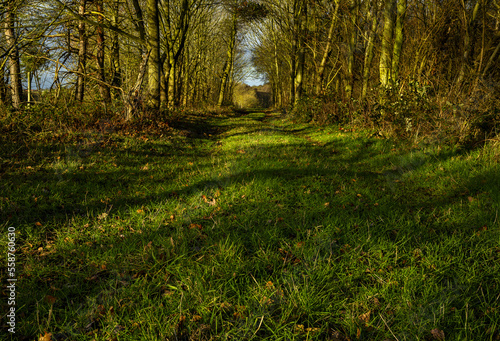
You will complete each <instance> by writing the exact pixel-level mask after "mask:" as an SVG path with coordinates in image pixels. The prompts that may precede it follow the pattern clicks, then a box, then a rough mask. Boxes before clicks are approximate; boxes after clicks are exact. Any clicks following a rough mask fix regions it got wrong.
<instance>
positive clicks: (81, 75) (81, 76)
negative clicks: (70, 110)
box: [75, 0, 87, 102]
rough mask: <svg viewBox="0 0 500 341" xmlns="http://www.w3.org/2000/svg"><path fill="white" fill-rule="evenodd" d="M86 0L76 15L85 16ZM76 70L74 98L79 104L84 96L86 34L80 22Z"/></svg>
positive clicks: (82, 1) (83, 24) (83, 0)
mask: <svg viewBox="0 0 500 341" xmlns="http://www.w3.org/2000/svg"><path fill="white" fill-rule="evenodd" d="M86 7H87V0H80V7H79V8H78V14H79V15H81V16H85V11H86ZM78 39H79V45H78V70H77V75H76V77H77V78H76V89H75V98H76V100H77V101H79V102H83V98H84V94H85V67H86V63H87V32H86V30H85V22H84V21H82V20H80V22H79V24H78Z"/></svg>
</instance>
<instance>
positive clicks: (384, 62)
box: [379, 0, 394, 91]
mask: <svg viewBox="0 0 500 341" xmlns="http://www.w3.org/2000/svg"><path fill="white" fill-rule="evenodd" d="M393 7H394V0H385V4H384V31H383V33H382V47H381V50H380V63H379V72H380V85H381V86H382V89H381V91H384V90H385V88H387V87H388V86H389V84H390V81H391V79H392V78H391V66H392V65H391V46H392V33H393V31H394V19H393Z"/></svg>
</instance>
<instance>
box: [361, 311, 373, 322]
mask: <svg viewBox="0 0 500 341" xmlns="http://www.w3.org/2000/svg"><path fill="white" fill-rule="evenodd" d="M370 314H371V311H368V312H366V313H364V314H361V315H359V319H360V320H361V321H363V322H364V323H365V324H368V322H370Z"/></svg>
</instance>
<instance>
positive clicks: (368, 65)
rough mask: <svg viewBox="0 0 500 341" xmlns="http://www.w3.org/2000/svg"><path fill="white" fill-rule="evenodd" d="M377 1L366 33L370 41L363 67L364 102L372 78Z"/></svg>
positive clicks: (362, 91)
mask: <svg viewBox="0 0 500 341" xmlns="http://www.w3.org/2000/svg"><path fill="white" fill-rule="evenodd" d="M377 6H378V5H377V1H376V0H373V1H372V3H371V9H370V10H369V12H368V18H367V21H368V22H370V21H371V23H370V24H371V27H370V29H369V31H368V32H367V33H366V36H367V37H368V40H367V42H366V49H365V61H364V65H363V88H362V90H361V101H364V100H365V98H366V94H367V92H368V81H369V78H370V71H371V64H372V60H373V39H374V37H375V30H376V29H377Z"/></svg>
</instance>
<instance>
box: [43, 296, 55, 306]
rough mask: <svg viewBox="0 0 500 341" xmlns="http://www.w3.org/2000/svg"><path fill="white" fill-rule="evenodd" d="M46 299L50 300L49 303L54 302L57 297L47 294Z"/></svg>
mask: <svg viewBox="0 0 500 341" xmlns="http://www.w3.org/2000/svg"><path fill="white" fill-rule="evenodd" d="M45 300H46V301H47V302H49V304H54V303H55V302H56V300H57V299H56V298H55V297H54V296H50V295H47V296H45Z"/></svg>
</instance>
